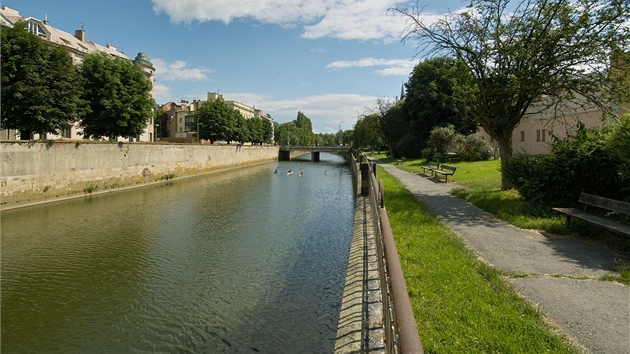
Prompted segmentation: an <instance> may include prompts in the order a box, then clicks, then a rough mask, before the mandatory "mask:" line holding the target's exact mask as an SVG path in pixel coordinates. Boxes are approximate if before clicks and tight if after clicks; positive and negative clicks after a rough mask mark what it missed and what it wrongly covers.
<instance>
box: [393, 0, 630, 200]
mask: <svg viewBox="0 0 630 354" xmlns="http://www.w3.org/2000/svg"><path fill="white" fill-rule="evenodd" d="M395 10H396V11H397V12H399V13H400V14H402V16H403V18H405V19H406V20H407V21H408V24H409V26H408V28H407V31H406V32H405V35H404V38H405V39H413V40H416V41H417V42H418V52H424V51H429V52H432V53H445V54H449V55H451V56H453V57H455V58H457V59H458V60H461V61H462V62H463V63H464V65H466V67H467V68H468V70H469V71H470V73H471V74H472V76H473V81H472V83H473V85H474V90H475V91H476V100H475V104H474V105H473V106H472V107H471V115H472V117H473V118H474V119H475V120H476V121H477V122H478V123H479V124H480V125H481V126H482V127H483V128H484V130H485V131H486V132H487V133H488V134H489V135H490V136H491V137H492V138H494V139H495V140H496V141H497V143H498V144H499V148H500V156H501V166H502V170H504V169H505V162H506V160H507V159H508V158H510V157H511V156H512V141H511V139H512V132H513V130H514V128H515V127H516V125H518V123H519V122H520V121H521V119H522V118H523V116H524V115H525V114H526V113H528V112H531V109H540V110H545V109H549V108H551V107H561V106H562V103H563V102H567V101H574V102H576V103H578V104H588V103H590V104H594V105H596V106H598V107H600V108H601V109H602V110H604V111H605V112H607V113H612V112H611V111H612V106H613V104H612V103H614V102H618V100H619V99H620V98H621V97H620V95H619V93H622V94H623V96H626V97H627V96H628V95H630V93H629V91H628V90H618V88H619V86H618V84H620V83H624V79H623V78H622V77H620V76H615V75H609V70H608V69H609V68H610V59H611V55H613V54H614V53H617V52H619V51H623V50H627V48H628V46H629V42H630V28H629V27H628V25H627V23H628V22H629V21H630V2H628V1H627V0H605V1H601V0H576V1H569V0H521V1H519V2H518V3H516V4H513V3H510V1H509V0H471V1H470V6H469V7H468V10H467V11H464V12H461V13H458V14H449V15H447V16H445V17H443V18H441V19H439V20H437V21H436V22H429V21H428V19H427V18H425V17H423V16H422V14H421V10H419V9H418V8H417V7H415V8H412V9H411V10H407V9H400V8H397V9H395ZM624 84H627V82H626V83H624ZM508 187H509V183H508V180H507V179H506V178H505V175H503V177H502V188H503V189H506V188H508Z"/></svg>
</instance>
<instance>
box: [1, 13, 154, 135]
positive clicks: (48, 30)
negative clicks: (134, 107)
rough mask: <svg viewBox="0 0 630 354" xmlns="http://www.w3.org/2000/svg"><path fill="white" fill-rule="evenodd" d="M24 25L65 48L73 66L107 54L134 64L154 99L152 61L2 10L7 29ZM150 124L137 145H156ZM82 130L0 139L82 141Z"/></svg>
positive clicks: (78, 32) (82, 33) (71, 128)
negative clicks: (146, 82) (99, 53)
mask: <svg viewBox="0 0 630 354" xmlns="http://www.w3.org/2000/svg"><path fill="white" fill-rule="evenodd" d="M19 21H21V22H24V24H25V25H26V28H27V30H28V31H29V32H31V33H33V34H35V35H37V36H38V37H40V38H41V39H42V40H45V41H48V42H51V43H54V44H56V45H60V46H62V47H65V48H67V49H68V51H69V52H70V57H71V58H72V63H73V64H79V63H81V62H82V61H83V59H84V58H85V57H86V56H87V55H88V54H91V53H96V52H102V53H106V54H108V55H110V56H112V57H118V58H122V59H125V60H129V61H133V62H134V63H136V64H138V65H140V67H141V68H142V71H143V72H144V75H145V77H146V78H147V80H149V82H151V91H150V94H151V97H154V96H153V95H154V93H153V87H154V83H155V68H154V67H153V64H152V63H151V61H150V60H149V57H148V56H147V55H146V54H144V53H142V52H140V53H138V55H137V56H136V57H135V59H133V60H132V59H131V58H130V57H128V56H127V55H126V54H125V53H123V52H121V51H119V50H118V49H116V47H114V46H113V45H111V44H109V43H107V44H106V45H100V44H98V43H94V42H92V41H90V40H88V39H87V37H86V32H85V30H84V29H83V28H81V29H77V30H76V31H75V33H74V35H72V34H70V33H67V32H64V31H62V30H60V29H57V28H55V27H53V26H52V25H51V24H50V22H49V21H48V19H47V18H45V19H44V20H43V21H42V20H39V19H36V18H34V17H24V16H21V15H20V13H19V11H18V10H15V9H12V8H10V7H7V6H2V7H0V23H1V24H2V25H4V26H7V27H13V26H14V25H15V24H16V23H17V22H19ZM150 118H151V119H150V121H149V124H148V125H147V127H146V129H145V131H144V133H143V134H142V135H140V136H138V137H136V138H135V140H137V141H153V140H154V129H155V127H154V122H153V117H150ZM79 133H80V130H79V129H78V128H77V127H76V126H74V125H73V126H69V127H68V128H67V129H65V130H64V131H62V132H61V134H60V135H56V136H54V135H52V134H48V136H46V137H40V136H39V134H33V136H30V137H21V136H19V132H15V131H7V130H5V131H2V132H1V133H0V139H3V140H20V139H22V140H28V139H39V138H44V139H62V138H67V139H81V138H83V137H82V135H80V134H79ZM125 140H128V139H122V138H121V141H125Z"/></svg>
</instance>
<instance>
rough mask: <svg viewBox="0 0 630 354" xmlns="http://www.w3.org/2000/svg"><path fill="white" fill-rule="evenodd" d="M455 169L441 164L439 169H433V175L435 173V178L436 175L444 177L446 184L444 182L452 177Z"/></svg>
mask: <svg viewBox="0 0 630 354" xmlns="http://www.w3.org/2000/svg"><path fill="white" fill-rule="evenodd" d="M456 169H457V167H453V166H449V165H444V164H441V165H440V168H439V169H434V170H433V173H436V175H435V176H436V177H437V173H439V174H441V175H442V176H444V183H446V182H447V181H446V180H447V179H448V176H452V175H453V174H454V173H455V170H456ZM438 179H439V178H438Z"/></svg>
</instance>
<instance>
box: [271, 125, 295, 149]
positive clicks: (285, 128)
mask: <svg viewBox="0 0 630 354" xmlns="http://www.w3.org/2000/svg"><path fill="white" fill-rule="evenodd" d="M275 132H276V134H275V138H276V142H277V143H278V144H280V145H298V144H299V143H300V142H299V138H300V130H299V129H298V128H297V127H296V126H295V122H287V123H282V124H278V125H276V129H275Z"/></svg>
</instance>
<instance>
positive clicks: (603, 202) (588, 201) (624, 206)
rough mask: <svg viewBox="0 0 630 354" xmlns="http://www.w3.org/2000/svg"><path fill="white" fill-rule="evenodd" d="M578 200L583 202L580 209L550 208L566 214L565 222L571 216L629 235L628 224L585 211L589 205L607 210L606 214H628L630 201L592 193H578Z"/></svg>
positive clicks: (629, 228) (629, 212) (629, 227)
mask: <svg viewBox="0 0 630 354" xmlns="http://www.w3.org/2000/svg"><path fill="white" fill-rule="evenodd" d="M578 202H580V203H581V204H584V208H583V209H582V210H580V209H575V208H552V209H553V210H555V211H556V212H558V213H560V214H563V215H566V217H567V223H568V222H570V220H571V218H576V219H581V220H584V221H586V222H588V223H590V224H593V225H595V226H599V227H601V228H603V229H606V230H608V231H611V232H615V233H618V234H621V235H625V236H630V225H626V224H623V223H621V222H618V221H615V220H611V219H609V218H606V217H603V216H597V215H594V214H592V213H589V212H587V208H588V207H589V206H593V207H597V208H600V209H603V210H608V211H609V212H608V213H607V214H606V215H612V214H625V215H630V203H626V202H622V201H619V200H615V199H610V198H605V197H600V196H597V195H594V194H588V193H580V198H579V199H578Z"/></svg>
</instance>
